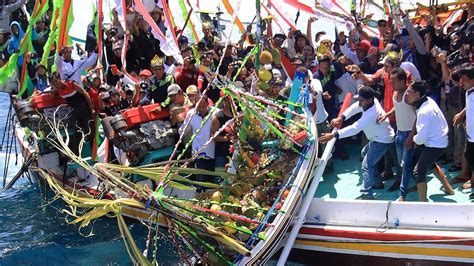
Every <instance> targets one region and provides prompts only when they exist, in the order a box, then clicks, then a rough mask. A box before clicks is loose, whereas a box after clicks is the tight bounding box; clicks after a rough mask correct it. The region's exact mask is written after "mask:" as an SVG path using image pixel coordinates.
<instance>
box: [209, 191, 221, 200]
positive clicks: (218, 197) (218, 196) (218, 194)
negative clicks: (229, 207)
mask: <svg viewBox="0 0 474 266" xmlns="http://www.w3.org/2000/svg"><path fill="white" fill-rule="evenodd" d="M211 200H212V201H216V202H219V203H221V202H222V193H221V192H220V191H216V192H214V193H212V196H211Z"/></svg>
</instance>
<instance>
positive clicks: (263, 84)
mask: <svg viewBox="0 0 474 266" xmlns="http://www.w3.org/2000/svg"><path fill="white" fill-rule="evenodd" d="M257 84H258V87H259V88H260V89H261V90H263V91H266V90H268V88H270V85H269V84H268V83H266V82H265V81H263V80H260V81H259V82H258V83H257Z"/></svg>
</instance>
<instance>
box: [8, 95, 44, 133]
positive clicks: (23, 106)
mask: <svg viewBox="0 0 474 266" xmlns="http://www.w3.org/2000/svg"><path fill="white" fill-rule="evenodd" d="M13 106H14V108H15V112H16V114H17V117H18V121H19V122H20V125H21V126H22V127H28V128H29V129H31V130H33V131H37V130H38V125H39V122H40V120H41V118H40V116H39V115H38V114H37V113H36V109H35V108H34V107H33V106H32V105H31V103H30V102H28V101H24V100H18V101H16V102H15V103H14V105H13Z"/></svg>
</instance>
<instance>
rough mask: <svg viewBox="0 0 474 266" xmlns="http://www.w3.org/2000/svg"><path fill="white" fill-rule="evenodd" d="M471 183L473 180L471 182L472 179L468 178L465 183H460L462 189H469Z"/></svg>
mask: <svg viewBox="0 0 474 266" xmlns="http://www.w3.org/2000/svg"><path fill="white" fill-rule="evenodd" d="M472 183H474V182H472V181H470V180H469V181H467V182H466V183H464V184H463V185H462V189H470V188H472Z"/></svg>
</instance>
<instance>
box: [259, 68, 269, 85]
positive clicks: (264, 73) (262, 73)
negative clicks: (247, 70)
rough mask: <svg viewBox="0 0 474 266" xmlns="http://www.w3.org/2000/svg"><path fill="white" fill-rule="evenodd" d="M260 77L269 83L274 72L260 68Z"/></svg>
mask: <svg viewBox="0 0 474 266" xmlns="http://www.w3.org/2000/svg"><path fill="white" fill-rule="evenodd" d="M258 78H259V79H260V80H261V81H264V82H265V83H267V82H269V81H270V80H271V79H272V73H271V72H270V71H268V70H266V69H260V70H259V71H258Z"/></svg>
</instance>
